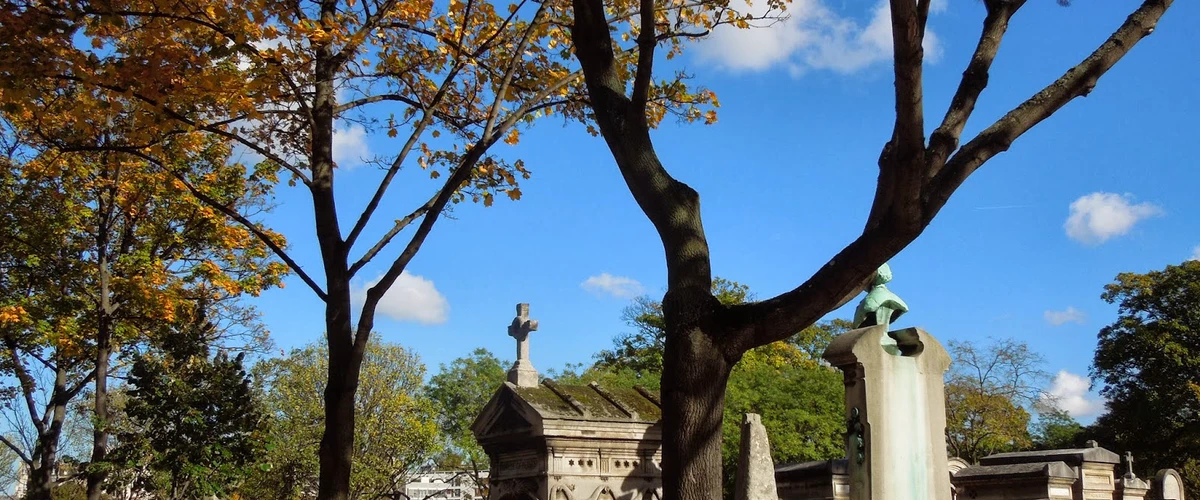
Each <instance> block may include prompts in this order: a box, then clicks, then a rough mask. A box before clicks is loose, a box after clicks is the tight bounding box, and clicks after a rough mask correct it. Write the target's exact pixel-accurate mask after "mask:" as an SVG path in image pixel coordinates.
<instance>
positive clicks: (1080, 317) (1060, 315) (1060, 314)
mask: <svg viewBox="0 0 1200 500" xmlns="http://www.w3.org/2000/svg"><path fill="white" fill-rule="evenodd" d="M1045 317H1046V322H1047V323H1050V324H1051V325H1054V326H1061V325H1064V324H1067V323H1079V324H1081V325H1082V324H1083V321H1084V320H1085V319H1087V315H1086V314H1084V313H1083V311H1080V310H1079V309H1076V308H1075V307H1074V306H1067V308H1066V309H1064V310H1062V311H1046V313H1045Z"/></svg>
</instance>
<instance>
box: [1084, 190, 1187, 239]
mask: <svg viewBox="0 0 1200 500" xmlns="http://www.w3.org/2000/svg"><path fill="white" fill-rule="evenodd" d="M1132 201H1133V198H1132V196H1130V195H1128V194H1126V195H1119V194H1116V193H1101V192H1096V193H1092V194H1088V195H1084V196H1080V197H1079V199H1077V200H1075V201H1073V202H1071V213H1070V215H1069V216H1067V222H1065V223H1063V228H1064V229H1066V230H1067V236H1068V237H1070V238H1071V239H1073V240H1075V241H1078V242H1080V243H1086V244H1090V245H1098V244H1100V243H1104V242H1105V241H1107V240H1108V239H1109V238H1112V237H1114V236H1121V235H1123V234H1125V233H1128V232H1129V230H1130V229H1133V225H1134V224H1137V222H1138V221H1140V220H1142V219H1145V218H1148V217H1154V216H1156V215H1161V214H1162V213H1163V212H1162V209H1161V208H1159V207H1158V206H1157V205H1154V204H1153V203H1149V202H1145V203H1138V204H1134V203H1132Z"/></svg>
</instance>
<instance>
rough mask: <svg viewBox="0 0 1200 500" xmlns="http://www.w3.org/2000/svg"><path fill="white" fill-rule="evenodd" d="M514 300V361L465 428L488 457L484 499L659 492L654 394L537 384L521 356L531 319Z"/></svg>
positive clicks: (617, 499) (652, 495)
mask: <svg viewBox="0 0 1200 500" xmlns="http://www.w3.org/2000/svg"><path fill="white" fill-rule="evenodd" d="M528 312H529V306H528V304H521V305H518V306H517V313H518V315H517V318H516V319H514V320H513V324H512V326H511V327H510V328H509V333H510V334H512V336H513V337H514V338H515V339H516V340H517V343H518V350H517V362H516V363H515V364H514V366H513V369H512V370H510V371H509V375H508V381H507V382H505V384H504V385H503V386H501V387H500V388H499V389H498V390H497V391H496V393H495V394H494V395H493V396H492V398H491V400H489V401H488V403H487V405H486V406H484V408H483V410H482V411H481V412H480V414H479V416H478V417H477V418H476V419H475V422H474V423H472V424H471V431H472V432H473V433H474V434H475V438H476V439H477V440H478V441H479V444H480V446H482V447H483V449H484V451H486V452H487V454H488V458H489V459H490V460H491V471H490V478H489V482H490V492H489V498H490V499H492V500H652V499H658V498H662V479H661V478H662V470H661V468H660V466H661V463H662V451H661V448H662V428H661V426H660V424H659V420H660V419H661V418H662V410H661V403H660V401H659V398H658V395H657V394H655V393H653V392H650V391H647V390H645V389H642V388H633V389H626V388H611V389H609V388H604V387H601V386H599V385H597V384H595V383H592V384H589V385H586V386H577V385H565V384H556V383H554V382H553V381H551V380H543V381H541V382H540V383H539V382H538V376H537V372H536V371H533V365H532V364H531V363H530V362H529V357H528V356H529V340H528V335H529V332H531V331H534V330H537V322H536V321H534V320H530V319H529V317H528Z"/></svg>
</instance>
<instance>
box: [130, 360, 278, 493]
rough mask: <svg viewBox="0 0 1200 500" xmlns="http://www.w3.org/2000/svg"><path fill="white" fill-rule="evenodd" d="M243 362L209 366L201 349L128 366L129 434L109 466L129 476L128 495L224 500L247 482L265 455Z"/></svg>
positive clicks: (259, 415) (261, 417) (261, 415)
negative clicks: (132, 492)
mask: <svg viewBox="0 0 1200 500" xmlns="http://www.w3.org/2000/svg"><path fill="white" fill-rule="evenodd" d="M187 351H192V352H187ZM243 356H244V355H243V354H239V355H237V356H236V357H233V358H230V357H229V356H228V355H227V354H225V353H218V354H217V355H215V356H213V357H212V358H209V357H208V350H207V349H206V348H204V347H203V346H202V347H201V348H200V349H194V350H193V349H188V350H184V351H182V352H176V353H165V354H145V355H142V356H139V357H138V358H137V359H136V360H135V361H134V363H133V367H132V369H131V370H130V373H129V389H128V396H127V401H126V403H125V408H124V409H125V417H126V420H127V423H126V425H127V426H129V427H130V429H129V431H127V432H124V433H121V434H120V435H119V436H118V442H119V445H118V446H117V447H116V448H115V449H114V450H113V451H112V458H111V460H112V462H113V463H114V464H116V465H117V466H118V467H119V469H118V470H120V471H122V472H125V473H127V474H132V475H133V480H132V481H131V483H132V484H131V486H132V487H133V488H135V489H136V490H140V491H144V492H147V493H151V494H153V495H154V496H155V497H157V498H164V499H171V500H185V499H197V500H199V499H208V498H212V497H213V496H217V497H222V498H224V497H228V496H229V494H230V493H231V492H232V491H234V490H235V488H236V487H237V486H238V485H239V484H240V483H241V481H242V480H243V479H244V478H245V477H246V476H247V474H248V469H249V467H250V466H251V465H253V464H255V463H256V462H257V461H258V459H259V457H260V456H261V455H262V453H263V451H264V450H263V444H264V439H265V437H266V436H265V431H266V424H267V418H266V413H265V412H264V411H263V409H262V404H261V403H260V402H259V399H258V398H257V397H256V395H255V394H254V391H253V388H252V387H251V384H250V378H249V376H248V375H247V374H246V370H245V369H244V368H243V366H242V359H243Z"/></svg>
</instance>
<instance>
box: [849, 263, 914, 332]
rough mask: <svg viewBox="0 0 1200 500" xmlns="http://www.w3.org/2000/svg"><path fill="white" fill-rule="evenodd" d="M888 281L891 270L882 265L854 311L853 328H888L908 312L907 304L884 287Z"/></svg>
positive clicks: (890, 278) (890, 279)
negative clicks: (876, 326) (878, 326)
mask: <svg viewBox="0 0 1200 500" xmlns="http://www.w3.org/2000/svg"><path fill="white" fill-rule="evenodd" d="M889 281H892V268H890V267H888V265H887V263H884V264H883V265H881V266H879V270H878V271H877V272H876V273H875V278H874V279H872V280H871V285H870V286H868V287H867V288H866V291H867V296H866V297H865V298H863V300H862V302H859V303H858V308H857V309H855V310H854V327H855V328H864V327H868V326H875V325H883V326H884V327H885V328H889V327H890V325H891V324H892V322H893V321H895V320H896V319H897V318H899V317H900V315H902V314H904V313H906V312H908V304H905V303H904V301H903V300H900V297H898V296H897V295H896V294H894V293H892V291H891V290H888V289H887V286H885V285H886V284H887V282H889Z"/></svg>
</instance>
